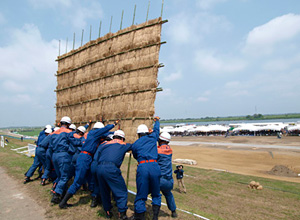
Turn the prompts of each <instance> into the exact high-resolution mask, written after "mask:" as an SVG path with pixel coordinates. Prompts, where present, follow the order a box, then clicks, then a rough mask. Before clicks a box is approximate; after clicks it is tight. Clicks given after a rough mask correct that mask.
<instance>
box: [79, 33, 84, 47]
mask: <svg viewBox="0 0 300 220" xmlns="http://www.w3.org/2000/svg"><path fill="white" fill-rule="evenodd" d="M83 33H84V29H82V34H81V45H80V46H82V42H83Z"/></svg>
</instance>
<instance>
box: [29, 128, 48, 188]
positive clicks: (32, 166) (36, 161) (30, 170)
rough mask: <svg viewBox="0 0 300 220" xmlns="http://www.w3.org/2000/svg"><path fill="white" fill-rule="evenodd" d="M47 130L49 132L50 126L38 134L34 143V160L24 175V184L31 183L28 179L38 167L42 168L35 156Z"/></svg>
mask: <svg viewBox="0 0 300 220" xmlns="http://www.w3.org/2000/svg"><path fill="white" fill-rule="evenodd" d="M47 129H50V130H51V125H46V126H45V128H44V129H43V130H42V131H41V132H40V134H39V137H38V139H37V142H36V149H35V157H34V160H33V164H32V165H31V167H30V168H29V169H28V171H27V172H26V173H25V179H24V184H26V183H28V182H30V181H32V180H31V179H30V177H32V176H33V174H34V171H35V170H36V169H37V168H38V167H41V166H42V162H41V161H40V160H39V158H38V157H37V156H36V155H37V150H38V147H39V145H40V144H41V142H42V141H43V140H44V138H45V137H46V136H47V135H46V133H45V131H46V130H47Z"/></svg>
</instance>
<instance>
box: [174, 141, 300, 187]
mask: <svg viewBox="0 0 300 220" xmlns="http://www.w3.org/2000/svg"><path fill="white" fill-rule="evenodd" d="M172 141H174V142H173V143H176V142H177V143H179V141H180V142H186V143H187V144H186V145H182V143H181V144H180V145H178V146H176V145H171V147H172V148H173V160H174V159H178V158H180V159H193V160H196V161H197V163H198V164H197V165H195V166H197V167H200V168H205V169H221V170H226V171H227V172H233V173H239V174H245V175H253V176H259V177H266V178H272V179H277V180H285V181H291V182H299V183H300V177H284V176H277V175H271V174H268V173H267V172H268V171H270V170H271V169H272V168H273V167H274V166H275V165H284V166H286V167H288V168H289V169H291V170H293V171H295V172H296V173H300V137H282V138H281V139H278V138H277V137H252V136H245V137H237V136H233V137H227V138H224V136H223V137H222V136H217V137H173V138H172ZM190 142H198V143H192V145H190V144H191V143H190ZM243 145H244V146H243ZM251 146H253V147H251ZM271 146H273V147H274V148H270V147H271ZM289 146H293V147H292V149H289Z"/></svg>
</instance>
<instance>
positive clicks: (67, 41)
mask: <svg viewBox="0 0 300 220" xmlns="http://www.w3.org/2000/svg"><path fill="white" fill-rule="evenodd" d="M67 52H68V38H67V40H66V53H67Z"/></svg>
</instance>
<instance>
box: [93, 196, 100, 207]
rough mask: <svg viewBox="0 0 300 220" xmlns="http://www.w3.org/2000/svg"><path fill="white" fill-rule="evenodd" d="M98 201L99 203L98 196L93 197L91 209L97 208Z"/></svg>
mask: <svg viewBox="0 0 300 220" xmlns="http://www.w3.org/2000/svg"><path fill="white" fill-rule="evenodd" d="M98 201H99V199H98V196H92V202H91V208H95V207H97V205H98V204H99V202H98Z"/></svg>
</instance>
